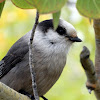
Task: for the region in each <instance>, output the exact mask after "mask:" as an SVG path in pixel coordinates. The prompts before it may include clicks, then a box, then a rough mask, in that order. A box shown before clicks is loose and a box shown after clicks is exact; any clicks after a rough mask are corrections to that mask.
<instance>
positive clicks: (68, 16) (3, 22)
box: [0, 0, 96, 100]
mask: <svg viewBox="0 0 100 100" xmlns="http://www.w3.org/2000/svg"><path fill="white" fill-rule="evenodd" d="M75 2H76V0H70V2H68V3H67V4H66V5H65V6H64V7H63V8H62V13H61V18H63V19H64V20H66V21H68V22H70V23H71V24H72V25H73V26H74V27H75V28H76V30H77V34H78V36H79V37H80V38H81V39H82V40H83V42H82V43H74V45H73V46H72V48H71V50H70V52H69V54H68V58H67V64H66V66H65V68H64V71H63V73H62V75H61V77H60V78H59V80H58V81H57V83H56V84H55V85H54V86H53V87H52V89H51V90H50V91H49V92H48V93H47V94H46V95H45V97H46V98H48V99H49V100H96V99H95V96H94V93H93V92H92V94H91V95H90V94H89V93H88V91H87V89H86V87H85V83H86V76H85V73H84V70H83V68H82V66H81V64H80V58H79V55H80V52H81V50H82V48H83V46H87V47H88V48H89V50H90V52H91V59H92V61H93V62H94V56H95V40H94V30H93V23H90V22H89V19H88V18H85V17H82V16H81V15H80V14H79V13H78V11H77V10H76V8H75ZM35 14H36V10H23V9H19V8H17V7H15V6H14V5H13V4H12V3H11V2H10V1H9V0H8V1H7V2H6V4H5V7H4V10H3V13H2V16H1V18H0V60H1V59H2V58H3V57H4V56H5V54H6V53H7V51H8V50H9V48H10V47H11V46H12V45H13V44H14V43H15V42H16V41H17V40H18V39H19V38H20V37H21V36H23V35H24V34H25V33H27V32H28V31H30V30H31V29H32V27H33V24H34V19H35ZM50 18H52V16H51V14H47V15H41V16H40V21H43V20H46V19H50ZM41 100H42V99H41Z"/></svg>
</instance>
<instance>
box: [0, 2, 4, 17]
mask: <svg viewBox="0 0 100 100" xmlns="http://www.w3.org/2000/svg"><path fill="white" fill-rule="evenodd" d="M4 4H5V1H3V2H2V3H0V17H1V14H2V10H3V7H4Z"/></svg>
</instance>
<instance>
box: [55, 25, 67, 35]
mask: <svg viewBox="0 0 100 100" xmlns="http://www.w3.org/2000/svg"><path fill="white" fill-rule="evenodd" d="M56 32H57V33H58V34H59V35H63V36H64V35H65V34H66V29H65V28H62V27H60V26H58V28H57V30H56Z"/></svg>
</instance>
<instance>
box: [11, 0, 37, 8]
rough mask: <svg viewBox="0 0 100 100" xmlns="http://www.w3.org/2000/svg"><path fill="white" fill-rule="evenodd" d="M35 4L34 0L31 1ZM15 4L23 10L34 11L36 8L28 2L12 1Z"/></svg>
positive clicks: (25, 0)
mask: <svg viewBox="0 0 100 100" xmlns="http://www.w3.org/2000/svg"><path fill="white" fill-rule="evenodd" d="M30 1H32V2H33V0H30ZM12 2H13V4H14V5H15V6H17V7H19V8H22V9H34V8H35V7H34V6H33V5H32V4H31V3H30V2H29V1H28V0H12Z"/></svg>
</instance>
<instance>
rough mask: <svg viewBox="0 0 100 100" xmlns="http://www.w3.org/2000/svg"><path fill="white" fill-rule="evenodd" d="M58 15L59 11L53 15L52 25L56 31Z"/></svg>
mask: <svg viewBox="0 0 100 100" xmlns="http://www.w3.org/2000/svg"><path fill="white" fill-rule="evenodd" d="M60 13H61V11H58V12H56V13H53V25H54V29H56V28H57V26H58V24H59V17H60Z"/></svg>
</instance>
